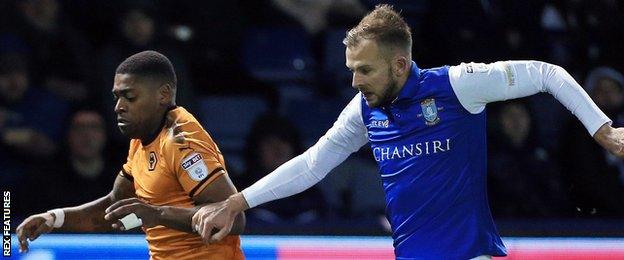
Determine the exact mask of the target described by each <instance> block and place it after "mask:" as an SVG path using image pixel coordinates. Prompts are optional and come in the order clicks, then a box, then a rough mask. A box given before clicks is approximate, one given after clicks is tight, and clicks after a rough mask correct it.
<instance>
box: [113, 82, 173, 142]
mask: <svg viewBox="0 0 624 260" xmlns="http://www.w3.org/2000/svg"><path fill="white" fill-rule="evenodd" d="M150 84H156V83H155V82H153V81H151V80H147V79H144V78H141V77H138V76H135V75H132V74H116V75H115V85H114V86H113V96H114V97H115V99H116V104H115V113H116V114H117V126H118V127H119V130H120V131H121V133H123V134H124V135H126V136H127V137H129V138H132V139H146V138H148V137H149V136H150V135H151V134H153V132H154V131H156V130H157V129H156V128H158V126H159V125H160V122H161V121H162V117H163V115H162V113H163V111H162V110H163V109H162V106H161V105H160V102H159V96H158V91H157V89H158V86H151V85H150Z"/></svg>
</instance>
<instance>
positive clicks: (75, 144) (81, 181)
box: [28, 110, 123, 210]
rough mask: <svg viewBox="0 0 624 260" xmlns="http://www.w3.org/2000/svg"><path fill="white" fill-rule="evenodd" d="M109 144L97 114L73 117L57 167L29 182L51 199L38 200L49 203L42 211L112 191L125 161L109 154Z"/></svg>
mask: <svg viewBox="0 0 624 260" xmlns="http://www.w3.org/2000/svg"><path fill="white" fill-rule="evenodd" d="M106 143H107V136H106V127H105V124H104V119H103V117H102V116H101V115H100V114H99V113H98V112H96V111H93V110H79V111H77V112H76V113H74V114H73V116H72V118H71V121H70V123H69V129H68V130H67V136H66V139H65V147H64V149H63V150H62V152H61V153H58V155H57V160H56V162H57V163H55V164H54V165H49V168H48V169H46V172H48V174H46V176H41V177H37V178H36V179H33V180H31V181H29V182H28V183H30V184H29V185H38V184H39V186H40V187H41V188H42V190H46V188H47V194H48V195H47V196H40V197H38V199H41V198H42V197H45V198H46V199H47V200H48V201H49V203H48V204H47V205H42V210H43V209H46V208H50V207H52V206H71V205H76V204H79V203H81V202H83V201H86V200H95V199H97V198H99V197H101V196H102V194H106V193H108V192H109V191H110V189H111V187H112V185H113V181H114V180H115V177H116V176H117V173H118V169H119V162H120V161H123V158H117V157H119V156H118V155H119V154H116V153H107V152H106V150H105V148H106ZM50 166H51V167H50ZM59 187H63V189H59ZM85 187H89V188H88V189H85ZM50 188H52V189H50Z"/></svg>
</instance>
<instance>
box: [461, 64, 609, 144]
mask: <svg viewBox="0 0 624 260" xmlns="http://www.w3.org/2000/svg"><path fill="white" fill-rule="evenodd" d="M449 78H450V81H451V85H452V87H453V91H455V94H456V96H457V98H458V99H459V101H460V103H461V104H462V106H463V107H464V108H466V110H468V111H469V112H471V113H475V114H476V113H480V112H481V111H483V109H485V105H486V104H487V103H490V102H495V101H503V100H508V99H515V98H521V97H526V96H530V95H534V94H537V93H539V92H548V93H550V94H551V95H552V96H553V97H555V98H556V99H557V100H558V101H559V102H561V104H563V105H564V106H565V107H566V108H567V109H568V110H569V111H571V112H572V113H573V114H574V115H575V116H576V117H577V118H578V119H579V120H580V121H581V122H582V123H583V125H584V126H585V128H586V129H587V131H588V132H589V133H590V134H591V135H592V136H594V135H595V133H596V132H597V131H598V129H599V128H600V127H602V126H603V125H604V124H605V123H610V122H611V120H610V119H609V118H608V117H607V116H606V115H605V114H604V113H603V112H602V111H601V110H600V109H599V108H598V106H596V104H595V103H594V102H593V101H592V100H591V98H590V97H589V95H588V94H587V93H586V92H585V90H583V88H582V87H581V86H580V85H579V84H578V83H577V82H576V81H575V80H574V78H572V76H570V74H569V73H568V72H567V71H566V70H565V69H563V68H561V67H560V66H557V65H553V64H549V63H546V62H541V61H501V62H495V63H491V64H482V63H481V64H475V63H470V64H465V63H463V64H461V65H459V66H452V67H451V68H450V69H449Z"/></svg>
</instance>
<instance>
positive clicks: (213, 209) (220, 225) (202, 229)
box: [191, 193, 249, 244]
mask: <svg viewBox="0 0 624 260" xmlns="http://www.w3.org/2000/svg"><path fill="white" fill-rule="evenodd" d="M248 207H249V206H247V202H246V201H245V198H244V197H243V196H242V194H241V193H237V194H234V195H232V196H230V198H228V199H226V200H224V201H221V202H217V203H212V204H208V205H206V206H203V207H201V208H200V209H199V210H198V211H197V212H196V213H195V215H193V219H192V223H191V225H192V227H193V229H195V231H197V233H199V235H200V236H201V237H202V239H203V240H204V243H207V244H211V243H216V242H218V241H221V239H223V238H224V237H225V236H227V235H228V234H229V233H230V231H231V230H232V225H234V220H235V219H236V216H237V215H238V214H239V213H241V212H242V211H244V210H245V209H247V208H248ZM215 229H216V230H218V231H217V232H216V233H214V234H213V230H215Z"/></svg>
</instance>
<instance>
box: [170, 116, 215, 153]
mask: <svg viewBox="0 0 624 260" xmlns="http://www.w3.org/2000/svg"><path fill="white" fill-rule="evenodd" d="M166 120H167V121H166V122H165V131H163V134H164V135H165V136H164V138H162V139H161V142H162V143H161V145H162V146H163V147H164V148H165V149H166V148H173V147H175V148H178V149H184V148H190V147H191V146H195V145H205V144H206V143H212V142H213V141H212V138H210V136H209V135H208V133H207V132H206V131H205V130H204V128H203V127H202V126H201V124H200V123H199V121H197V119H196V118H195V117H194V116H193V115H192V114H191V113H189V112H188V111H186V109H184V108H182V107H178V108H176V109H174V110H172V111H170V112H169V114H168V115H167V119H166Z"/></svg>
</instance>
